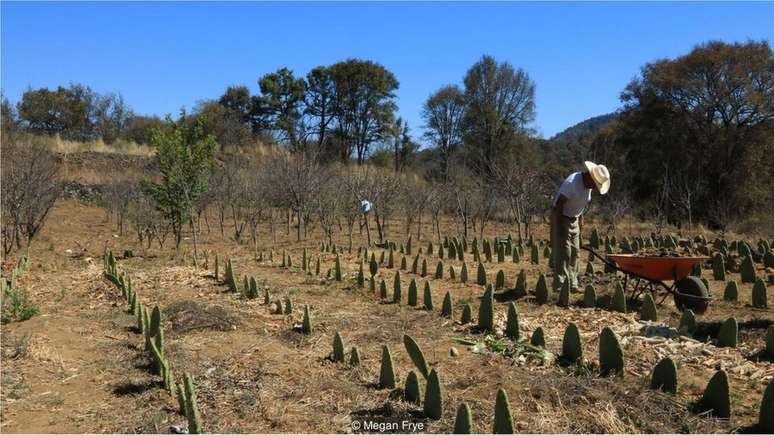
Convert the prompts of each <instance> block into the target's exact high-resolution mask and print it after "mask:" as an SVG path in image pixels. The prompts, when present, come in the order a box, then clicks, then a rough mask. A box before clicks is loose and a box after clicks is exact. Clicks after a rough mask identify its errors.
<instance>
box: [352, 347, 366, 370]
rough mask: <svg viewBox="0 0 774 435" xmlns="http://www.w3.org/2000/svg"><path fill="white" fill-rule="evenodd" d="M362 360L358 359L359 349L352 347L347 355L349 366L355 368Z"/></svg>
mask: <svg viewBox="0 0 774 435" xmlns="http://www.w3.org/2000/svg"><path fill="white" fill-rule="evenodd" d="M362 359H363V358H361V357H360V349H358V348H357V346H353V347H352V352H350V355H349V365H351V366H353V367H355V366H359V365H360V361H361V360H362Z"/></svg>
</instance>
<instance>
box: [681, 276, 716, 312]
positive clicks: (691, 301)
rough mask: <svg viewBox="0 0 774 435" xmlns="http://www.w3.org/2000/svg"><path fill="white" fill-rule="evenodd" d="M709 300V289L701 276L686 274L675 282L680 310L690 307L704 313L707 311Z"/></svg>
mask: <svg viewBox="0 0 774 435" xmlns="http://www.w3.org/2000/svg"><path fill="white" fill-rule="evenodd" d="M709 301H710V297H709V291H708V290H707V287H705V286H704V283H703V282H701V280H700V279H699V278H697V277H695V276H686V277H685V278H682V279H680V280H678V281H677V282H676V283H675V306H676V307H677V309H678V310H680V311H685V310H688V309H690V310H693V312H694V313H696V314H702V313H704V312H705V311H707V306H708V305H709Z"/></svg>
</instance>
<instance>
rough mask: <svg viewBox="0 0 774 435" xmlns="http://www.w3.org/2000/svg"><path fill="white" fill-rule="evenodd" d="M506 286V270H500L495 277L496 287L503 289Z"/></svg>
mask: <svg viewBox="0 0 774 435" xmlns="http://www.w3.org/2000/svg"><path fill="white" fill-rule="evenodd" d="M503 287H505V272H503V271H502V269H501V270H499V271H498V272H497V276H496V277H495V289H498V290H499V289H501V288H503Z"/></svg>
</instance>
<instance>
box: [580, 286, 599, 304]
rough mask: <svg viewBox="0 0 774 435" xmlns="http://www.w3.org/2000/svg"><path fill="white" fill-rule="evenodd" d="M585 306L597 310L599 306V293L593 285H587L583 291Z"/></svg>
mask: <svg viewBox="0 0 774 435" xmlns="http://www.w3.org/2000/svg"><path fill="white" fill-rule="evenodd" d="M583 306H584V307H586V308H595V307H596V306H597V291H596V290H595V289H594V286H593V285H591V284H589V285H587V286H586V289H585V290H584V291H583Z"/></svg>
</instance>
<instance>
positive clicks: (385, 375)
mask: <svg viewBox="0 0 774 435" xmlns="http://www.w3.org/2000/svg"><path fill="white" fill-rule="evenodd" d="M379 388H380V389H384V388H395V370H394V369H393V364H392V354H391V353H390V348H389V346H387V345H384V346H382V367H381V369H380V370H379Z"/></svg>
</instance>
